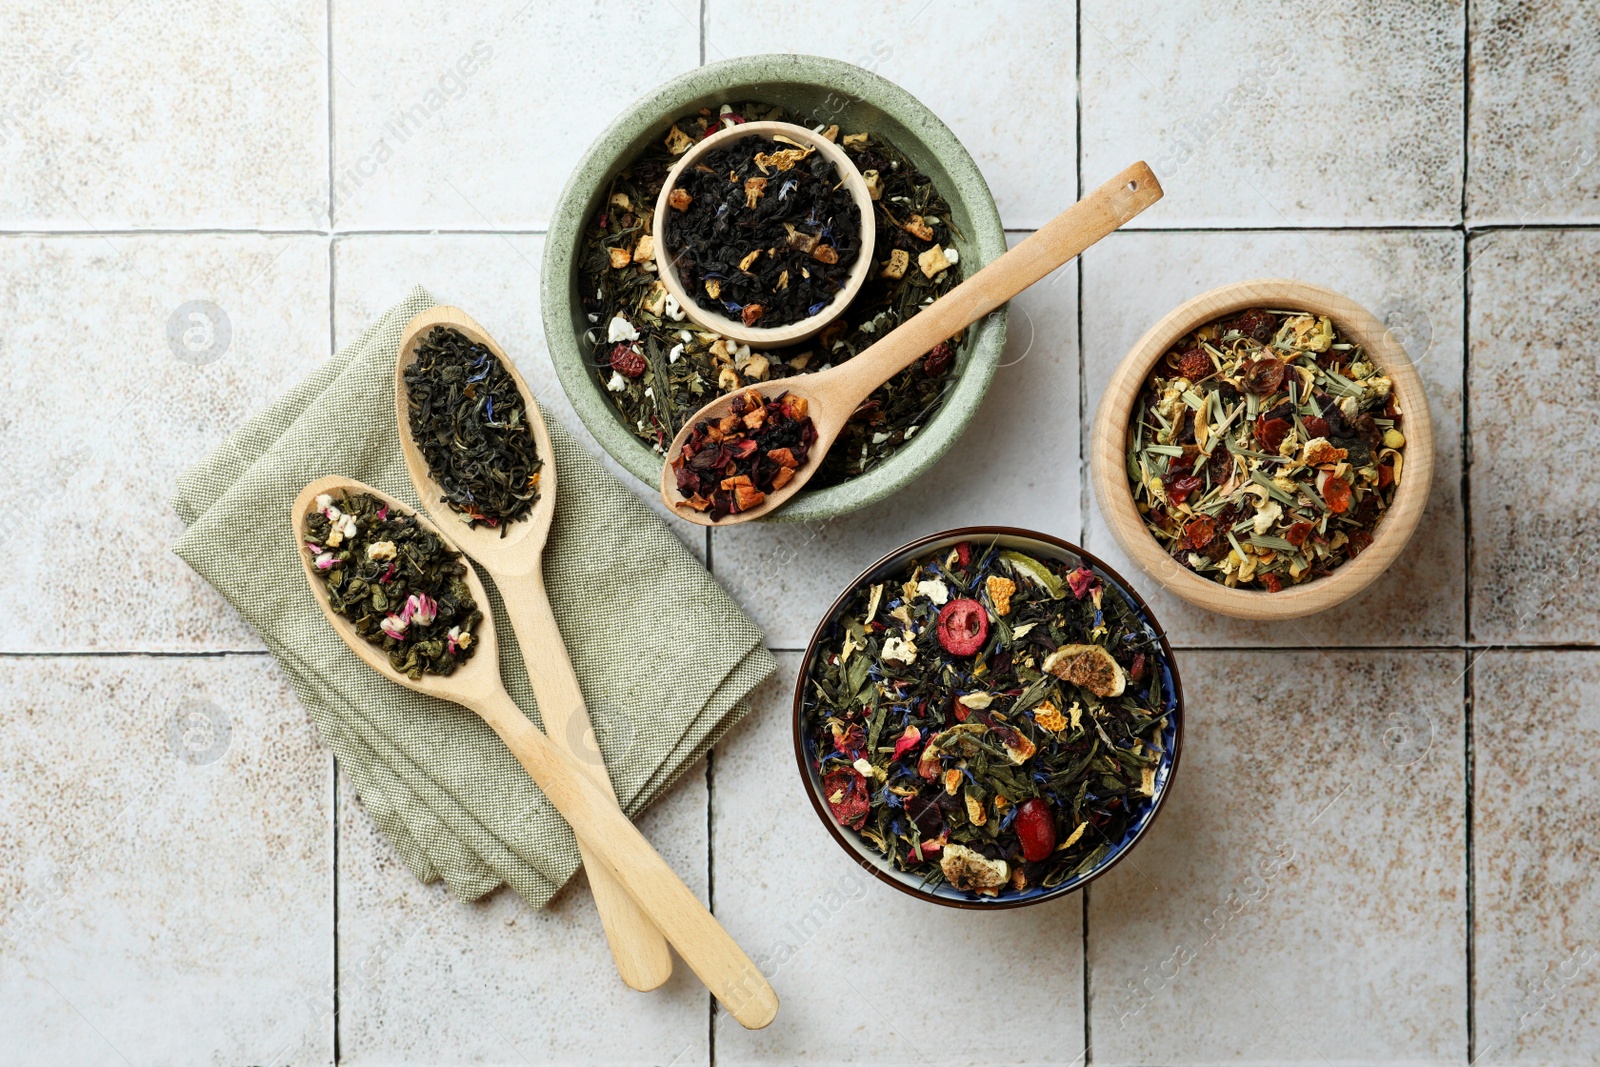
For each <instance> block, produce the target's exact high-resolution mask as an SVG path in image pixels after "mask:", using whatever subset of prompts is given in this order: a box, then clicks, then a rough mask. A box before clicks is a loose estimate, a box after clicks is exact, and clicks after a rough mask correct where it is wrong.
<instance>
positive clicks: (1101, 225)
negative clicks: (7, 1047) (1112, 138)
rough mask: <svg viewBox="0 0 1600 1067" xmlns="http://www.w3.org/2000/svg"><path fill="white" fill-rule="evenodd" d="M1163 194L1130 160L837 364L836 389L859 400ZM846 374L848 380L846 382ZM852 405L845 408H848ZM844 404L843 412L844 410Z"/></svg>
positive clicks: (1142, 166) (1147, 172)
mask: <svg viewBox="0 0 1600 1067" xmlns="http://www.w3.org/2000/svg"><path fill="white" fill-rule="evenodd" d="M1160 199H1161V183H1160V182H1158V181H1156V176H1155V175H1154V174H1153V173H1151V171H1150V168H1149V167H1147V166H1145V164H1144V163H1142V162H1141V163H1135V164H1133V165H1132V166H1130V167H1128V168H1127V169H1125V170H1124V171H1123V172H1122V173H1121V174H1118V175H1117V176H1116V177H1115V178H1112V179H1111V180H1110V181H1108V182H1106V183H1105V184H1104V185H1102V186H1100V188H1098V189H1096V190H1095V191H1094V192H1092V193H1090V194H1089V195H1088V196H1086V197H1084V198H1083V199H1082V200H1080V201H1078V202H1077V203H1076V204H1074V205H1072V206H1071V207H1069V208H1067V210H1065V211H1063V212H1062V213H1061V214H1059V215H1057V216H1056V217H1055V218H1053V219H1051V220H1050V221H1049V222H1047V223H1045V224H1044V225H1043V226H1042V227H1040V228H1039V229H1038V230H1036V231H1034V232H1033V233H1032V234H1030V235H1029V236H1028V237H1027V238H1025V239H1024V240H1023V241H1022V242H1020V243H1019V244H1018V245H1017V246H1016V247H1015V248H1012V249H1011V250H1009V251H1008V252H1006V253H1005V254H1004V255H1002V256H1001V257H1000V258H999V259H996V260H995V261H994V262H993V263H990V264H989V265H988V266H986V267H984V268H983V269H982V270H980V271H978V273H976V274H974V275H973V276H972V277H970V278H968V279H967V280H966V281H964V282H962V283H961V284H960V285H958V286H956V287H955V288H954V289H952V290H950V291H949V292H948V293H946V294H944V296H941V297H940V298H939V299H938V300H935V301H934V302H933V304H931V305H930V306H929V307H928V309H927V310H926V311H921V312H918V313H917V314H916V315H913V316H912V317H911V318H909V319H907V320H906V321H905V322H904V323H902V324H901V325H900V326H899V327H898V328H896V329H894V330H892V331H890V332H889V333H888V334H887V335H886V336H885V337H884V338H883V339H882V340H880V341H878V342H877V343H876V344H874V345H872V346H871V347H870V348H868V349H867V350H866V351H865V352H863V353H861V354H860V355H859V356H857V357H855V358H854V359H852V360H849V361H847V362H845V363H843V364H841V365H840V366H839V368H838V371H837V373H838V375H839V380H840V391H841V392H846V393H854V394H855V395H856V397H857V400H856V402H857V403H859V402H860V401H862V400H865V399H866V398H867V396H868V395H869V394H870V393H871V392H872V391H873V390H874V389H876V388H877V387H878V386H880V385H882V384H883V383H884V382H886V381H888V380H889V378H891V377H892V376H894V375H896V374H898V373H900V372H901V371H902V370H905V369H906V368H907V367H909V366H911V364H912V363H914V362H915V361H916V360H918V359H920V358H921V357H922V356H923V355H924V354H926V353H927V352H928V350H929V349H931V348H933V346H934V345H936V344H938V343H939V342H940V341H943V340H946V339H948V338H950V337H953V336H955V335H956V334H957V333H960V332H961V331H962V330H964V329H966V328H967V327H968V326H971V325H972V324H973V323H974V322H977V321H978V320H979V319H981V318H983V317H984V316H985V315H987V314H989V312H991V311H993V310H994V309H995V308H997V307H999V306H1000V305H1001V304H1004V303H1005V302H1006V301H1007V300H1010V299H1011V298H1012V297H1014V296H1016V295H1017V294H1018V293H1020V292H1022V291H1023V290H1024V289H1026V288H1028V286H1030V285H1032V284H1034V283H1035V282H1037V281H1039V279H1041V278H1043V277H1044V276H1045V275H1046V274H1049V273H1050V272H1051V271H1053V270H1055V269H1056V268H1057V267H1059V266H1061V265H1062V264H1063V263H1066V262H1068V261H1069V260H1071V259H1072V258H1073V257H1074V256H1076V255H1078V254H1079V253H1081V252H1082V251H1083V250H1084V249H1086V248H1088V247H1089V246H1090V245H1092V244H1094V243H1095V242H1096V241H1098V240H1100V238H1102V237H1104V236H1106V235H1107V234H1109V233H1111V232H1112V231H1114V230H1116V229H1117V228H1118V227H1120V226H1122V225H1123V224H1124V223H1125V222H1127V221H1128V220H1129V219H1131V218H1133V217H1134V216H1135V215H1137V214H1139V212H1141V211H1143V210H1144V209H1145V208H1147V207H1149V206H1150V205H1151V204H1153V203H1155V202H1156V201H1157V200H1160ZM846 380H848V381H849V383H850V386H848V387H847V386H846V385H845V381H846ZM853 409H854V405H851V407H850V409H848V410H853ZM848 410H847V412H846V413H847V414H848Z"/></svg>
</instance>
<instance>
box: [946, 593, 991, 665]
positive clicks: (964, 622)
mask: <svg viewBox="0 0 1600 1067" xmlns="http://www.w3.org/2000/svg"><path fill="white" fill-rule="evenodd" d="M988 638H989V612H988V611H987V610H986V609H985V608H984V606H983V605H982V604H980V603H978V602H977V601H976V600H969V599H967V598H965V597H963V598H961V599H958V600H952V601H950V602H949V603H948V604H946V605H945V606H944V608H943V609H942V610H941V611H940V612H939V644H940V645H941V646H943V648H944V650H945V651H946V652H948V653H950V654H951V655H952V656H970V655H972V654H973V653H975V652H977V651H978V649H980V648H982V647H983V643H984V641H986V640H988Z"/></svg>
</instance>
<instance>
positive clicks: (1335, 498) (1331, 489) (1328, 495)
mask: <svg viewBox="0 0 1600 1067" xmlns="http://www.w3.org/2000/svg"><path fill="white" fill-rule="evenodd" d="M1322 499H1323V500H1324V501H1326V502H1327V504H1328V510H1329V511H1332V512H1333V513H1334V514H1335V515H1343V514H1344V513H1345V512H1346V511H1349V510H1350V483H1349V482H1347V481H1345V480H1344V479H1343V478H1328V479H1327V480H1326V481H1324V482H1323V483H1322Z"/></svg>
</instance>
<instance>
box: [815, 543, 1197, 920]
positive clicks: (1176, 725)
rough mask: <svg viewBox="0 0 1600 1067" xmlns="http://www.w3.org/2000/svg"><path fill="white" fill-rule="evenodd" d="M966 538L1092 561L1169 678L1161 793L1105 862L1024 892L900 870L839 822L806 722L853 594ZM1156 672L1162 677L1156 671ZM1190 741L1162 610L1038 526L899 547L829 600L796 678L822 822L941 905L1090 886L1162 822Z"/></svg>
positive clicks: (859, 856)
mask: <svg viewBox="0 0 1600 1067" xmlns="http://www.w3.org/2000/svg"><path fill="white" fill-rule="evenodd" d="M962 541H966V542H968V543H970V544H971V546H972V548H973V550H974V552H977V551H980V550H981V551H987V550H988V549H989V547H990V546H994V547H997V548H1001V549H1014V550H1016V551H1019V552H1026V553H1027V554H1029V555H1031V556H1035V557H1038V558H1041V559H1050V560H1055V561H1059V562H1062V563H1065V564H1067V565H1069V566H1072V567H1079V566H1083V567H1088V568H1089V569H1090V570H1091V571H1093V572H1094V574H1095V575H1096V576H1097V577H1099V578H1100V579H1101V581H1102V582H1104V583H1105V586H1106V591H1107V594H1108V595H1113V596H1120V597H1121V598H1122V599H1123V601H1124V602H1125V603H1126V604H1127V605H1128V607H1129V608H1131V609H1132V611H1133V613H1134V615H1135V616H1136V617H1137V618H1138V619H1139V620H1140V621H1141V622H1142V623H1143V625H1144V629H1145V632H1146V633H1147V634H1148V636H1149V637H1150V639H1151V641H1152V643H1153V645H1154V646H1155V647H1156V648H1158V649H1159V650H1160V652H1159V657H1158V662H1156V663H1154V664H1152V669H1153V670H1154V671H1156V672H1159V677H1160V678H1161V681H1162V686H1161V691H1162V693H1163V694H1164V696H1165V699H1164V701H1163V703H1164V704H1165V707H1166V712H1167V725H1166V728H1165V730H1163V732H1162V747H1163V749H1164V752H1163V755H1162V759H1161V763H1160V765H1159V766H1158V767H1157V768H1156V776H1155V794H1154V796H1152V797H1150V798H1149V799H1148V801H1147V802H1146V803H1145V805H1144V806H1143V808H1142V809H1141V810H1140V812H1139V813H1138V816H1137V817H1136V818H1135V819H1134V820H1133V822H1131V823H1130V824H1129V826H1128V828H1127V830H1126V832H1125V833H1124V834H1123V835H1122V838H1121V840H1118V841H1113V842H1111V848H1110V850H1109V851H1108V852H1107V853H1106V855H1105V857H1104V858H1103V859H1102V860H1101V861H1100V863H1099V864H1098V865H1097V866H1095V867H1094V868H1092V869H1090V870H1088V871H1085V872H1084V873H1083V874H1081V875H1076V876H1073V877H1071V878H1069V879H1067V880H1066V881H1064V882H1062V883H1060V884H1059V885H1055V886H1049V887H1045V886H1035V887H1031V888H1029V889H1026V890H1023V891H1022V892H1020V893H1018V892H1008V893H1007V894H1005V895H1004V896H999V897H979V896H973V895H972V894H969V893H964V892H961V891H960V890H956V889H952V888H951V887H950V886H949V885H945V884H941V885H938V886H934V887H931V888H930V887H929V886H927V885H926V884H925V883H924V880H923V879H922V878H921V877H919V876H917V875H914V874H909V873H907V872H905V871H901V870H897V869H896V868H895V867H894V866H893V864H891V863H890V862H889V860H888V859H887V858H886V857H884V856H883V855H881V854H880V853H878V852H877V851H876V850H875V849H874V848H872V846H870V845H869V844H868V843H867V842H866V841H865V840H863V839H862V838H861V836H860V835H858V834H856V833H855V832H854V831H851V830H848V829H846V828H844V827H841V826H840V825H839V824H838V822H836V821H835V819H834V817H833V813H832V812H831V811H830V810H829V809H828V804H827V799H826V797H825V795H824V792H823V788H822V776H821V774H820V772H819V770H818V761H817V758H816V754H815V753H814V752H812V751H811V750H810V749H811V745H810V742H809V740H808V738H807V731H806V729H805V721H806V715H807V713H808V711H809V708H810V696H809V694H810V693H811V692H812V687H811V685H810V684H809V683H810V678H811V674H812V671H813V669H814V668H815V667H816V665H817V661H818V657H819V656H821V655H823V654H825V652H826V650H827V649H830V648H833V647H835V646H837V645H838V644H839V642H840V641H841V640H842V634H841V631H840V628H839V620H840V617H841V615H842V614H843V612H844V610H845V607H846V606H847V605H848V603H849V602H850V600H851V598H852V597H853V596H855V595H856V593H857V592H858V591H860V590H861V589H863V588H865V587H867V586H870V585H874V584H876V583H878V582H881V581H883V580H884V579H885V578H887V577H889V576H891V575H898V574H900V573H901V572H902V571H903V570H904V569H905V567H906V566H907V564H909V563H910V562H911V561H912V560H913V559H919V558H936V557H938V556H941V555H943V554H945V553H948V552H949V551H950V550H951V549H952V548H954V547H955V546H956V545H957V544H958V543H960V542H962ZM1151 677H1155V675H1152V676H1151ZM1146 684H1148V683H1146ZM1182 744H1183V686H1182V683H1181V681H1180V680H1179V678H1178V668H1177V666H1176V664H1175V663H1174V662H1173V657H1172V646H1171V645H1169V644H1168V643H1167V638H1166V635H1165V633H1164V632H1163V631H1162V629H1161V627H1160V624H1159V623H1157V622H1156V619H1155V616H1154V615H1153V614H1152V613H1151V611H1150V608H1149V606H1148V605H1147V604H1146V603H1145V602H1144V599H1143V598H1142V597H1141V596H1139V594H1138V593H1136V592H1135V591H1134V590H1133V588H1132V587H1131V586H1130V585H1128V583H1127V581H1125V580H1124V579H1123V577H1122V576H1121V575H1120V574H1118V573H1117V572H1116V571H1114V570H1112V569H1111V568H1110V567H1108V566H1106V565H1105V564H1104V563H1103V562H1101V561H1100V560H1099V559H1098V558H1097V557H1095V556H1094V555H1092V554H1091V553H1089V552H1085V551H1084V550H1083V549H1081V548H1079V547H1078V546H1077V545H1074V544H1069V543H1068V542H1066V541H1063V540H1061V539H1060V538H1056V537H1051V536H1050V535H1049V534H1043V533H1037V532H1035V531H1032V530H1020V529H1016V528H1014V527H1009V526H969V527H965V528H963V529H959V530H946V531H945V532H943V533H936V534H932V535H930V536H928V537H924V538H921V539H920V540H917V541H913V542H911V543H910V544H908V545H904V546H902V547H901V548H897V549H895V550H894V551H893V552H891V553H889V554H888V555H887V556H885V557H883V558H882V559H880V560H879V561H878V562H876V563H874V564H873V565H872V566H870V567H868V568H867V569H866V570H865V571H863V572H862V573H861V574H860V576H859V577H857V578H856V579H855V580H854V581H853V582H851V583H850V584H849V585H848V586H847V587H846V588H845V590H844V592H842V593H840V594H839V597H838V599H836V600H835V601H834V602H833V603H832V604H831V605H830V606H829V608H828V610H827V612H826V613H825V614H824V615H823V617H822V621H821V622H820V623H819V624H818V625H817V629H816V632H815V633H813V634H812V636H811V644H810V645H809V646H808V647H807V648H806V653H805V658H804V659H803V660H802V661H801V664H800V673H799V677H798V679H797V680H796V682H795V693H794V753H795V760H796V762H797V763H798V764H799V767H800V777H801V780H802V781H803V782H804V783H805V787H806V795H807V796H809V797H810V798H811V806H812V807H813V808H815V809H816V812H817V817H818V818H820V819H821V820H822V825H823V826H825V827H827V829H828V833H829V834H831V835H832V836H833V839H834V840H835V841H837V842H838V843H839V847H840V848H842V849H844V850H845V852H846V854H848V855H849V856H850V858H851V859H853V860H854V861H855V862H856V863H858V864H860V865H861V866H862V867H863V868H864V869H865V870H867V871H868V872H869V873H871V874H873V875H874V876H876V877H877V878H879V879H881V880H882V881H885V882H887V883H889V884H890V885H892V886H894V887H895V888H896V889H898V890H900V891H901V892H903V893H907V894H909V895H910V896H914V897H916V898H918V899H919V900H927V901H931V902H932V903H934V904H942V905H944V906H946V907H951V908H972V909H976V910H994V909H1004V908H1022V907H1027V906H1028V905H1030V904H1038V903H1040V902H1042V901H1045V900H1053V899H1055V898H1058V897H1062V896H1065V895H1067V894H1068V893H1072V892H1075V891H1076V890H1079V889H1082V888H1083V887H1084V886H1085V885H1088V884H1089V883H1090V882H1092V881H1094V880H1095V879H1096V878H1098V877H1100V876H1101V875H1102V874H1104V873H1105V872H1106V871H1109V870H1110V869H1111V868H1112V867H1115V866H1116V865H1117V863H1119V862H1120V861H1121V860H1122V858H1123V857H1124V856H1126V855H1127V854H1128V853H1129V852H1131V851H1132V850H1133V847H1134V846H1135V845H1136V844H1138V843H1139V841H1140V839H1141V838H1143V837H1144V835H1145V833H1146V832H1147V831H1148V830H1149V828H1150V825H1151V824H1152V823H1153V822H1154V821H1155V817H1156V815H1157V813H1159V812H1160V811H1161V809H1162V807H1163V806H1164V805H1165V802H1166V798H1167V793H1168V792H1169V791H1170V789H1171V786H1172V777H1173V775H1174V774H1175V773H1176V771H1177V769H1178V756H1179V753H1180V751H1181V750H1182Z"/></svg>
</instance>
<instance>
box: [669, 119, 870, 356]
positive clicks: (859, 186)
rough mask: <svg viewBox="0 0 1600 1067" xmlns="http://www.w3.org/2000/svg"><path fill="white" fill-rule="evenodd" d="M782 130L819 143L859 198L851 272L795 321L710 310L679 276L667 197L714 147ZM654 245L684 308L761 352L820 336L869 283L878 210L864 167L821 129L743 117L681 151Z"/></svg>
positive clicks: (671, 174) (703, 322)
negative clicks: (759, 321)
mask: <svg viewBox="0 0 1600 1067" xmlns="http://www.w3.org/2000/svg"><path fill="white" fill-rule="evenodd" d="M775 134H776V135H782V136H784V137H786V138H788V139H789V140H791V141H797V142H799V143H800V144H803V145H806V146H808V147H811V148H815V149H816V150H817V153H818V154H819V155H821V156H822V157H823V158H824V159H826V160H828V161H829V162H830V163H832V164H833V165H834V168H835V169H836V170H837V171H838V172H839V177H840V178H841V179H842V180H843V181H844V185H845V188H846V189H847V190H849V192H850V196H851V198H852V199H853V200H854V201H855V202H856V208H857V209H858V210H859V211H860V215H861V229H860V232H859V233H858V234H857V237H858V239H859V240H860V251H859V252H858V253H857V255H856V261H855V264H854V265H853V266H852V267H851V268H850V274H849V276H848V277H847V278H846V279H845V284H844V288H842V289H840V290H839V291H838V292H837V293H836V294H834V297H833V300H832V302H830V303H829V304H828V306H827V307H825V308H823V309H822V310H821V311H819V312H817V313H816V314H815V315H811V316H808V317H806V318H803V319H801V320H800V321H799V322H792V323H790V324H789V325H787V326H772V327H766V328H763V327H760V326H746V325H745V324H744V323H743V322H742V321H740V320H738V319H732V318H729V317H728V316H726V315H723V314H721V313H719V312H715V311H708V310H707V309H706V308H703V307H701V306H700V305H699V304H698V303H696V302H695V300H694V297H693V296H691V295H690V294H689V293H688V292H687V291H686V290H685V289H684V287H683V280H682V279H681V278H679V277H678V268H677V264H676V262H675V260H674V257H673V255H672V251H671V249H670V248H669V246H668V245H667V216H668V213H669V211H671V209H670V208H669V207H668V206H667V197H668V196H670V195H671V194H672V190H673V189H675V188H676V187H677V185H678V178H679V176H680V175H681V174H683V172H684V171H685V170H687V169H688V168H690V167H692V166H694V165H695V164H696V163H698V162H699V161H700V160H701V159H702V158H703V157H704V156H705V155H706V153H708V152H715V151H716V150H717V149H719V148H723V147H726V146H727V145H729V144H732V143H733V142H735V141H742V140H745V139H746V138H749V137H766V138H771V137H772V136H774V135H775ZM651 232H652V234H653V236H654V240H655V246H656V265H657V268H658V270H659V271H660V276H661V284H662V285H665V286H666V287H667V292H668V293H669V294H670V295H671V296H672V299H674V300H676V301H677V302H678V306H679V307H681V308H683V310H684V313H685V314H687V315H688V316H689V318H691V319H693V320H694V321H695V322H696V323H698V324H699V325H700V326H701V327H703V328H704V329H707V330H710V331H712V332H714V333H719V334H721V335H722V336H723V337H727V338H731V339H732V340H734V341H738V342H739V343H741V344H747V345H750V346H751V347H752V348H755V349H757V350H760V351H764V350H767V349H773V348H782V347H784V346H786V345H793V344H798V343H800V342H801V341H804V340H807V339H808V338H811V337H814V336H816V335H817V334H818V333H820V332H821V331H822V328H823V327H824V326H826V325H828V323H830V322H832V321H833V320H834V319H836V318H838V317H839V316H840V315H841V314H843V312H844V309H845V308H847V307H849V306H850V301H852V300H854V299H855V298H856V294H857V293H859V292H861V286H862V285H864V284H865V283H866V280H867V273H868V272H869V271H870V270H871V269H872V254H873V250H874V246H875V245H876V243H877V236H878V229H877V225H876V215H875V214H874V211H873V207H872V194H871V193H869V192H868V191H867V182H866V179H865V178H863V177H862V176H861V171H860V170H858V169H857V168H856V165H855V164H854V163H852V162H851V161H850V157H849V156H848V155H846V154H845V151H844V149H842V148H840V147H839V146H838V145H836V144H834V143H833V142H832V141H830V140H828V139H826V138H825V137H823V136H822V135H821V134H820V133H813V132H811V131H810V130H808V129H806V128H805V127H804V126H799V125H796V124H795V123H792V122H745V123H741V124H740V125H737V126H730V127H729V128H728V129H726V130H723V131H722V132H721V133H714V134H712V135H711V136H710V137H707V138H706V139H705V140H703V141H701V142H700V143H698V144H696V145H694V146H693V147H691V148H689V149H688V150H687V151H685V152H684V153H683V156H682V157H681V158H680V159H679V160H678V162H677V163H676V164H674V165H673V167H672V170H670V171H668V172H667V180H666V183H665V184H664V185H662V187H661V196H660V197H659V198H658V199H657V200H656V215H655V222H654V225H653V226H652V227H651Z"/></svg>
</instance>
